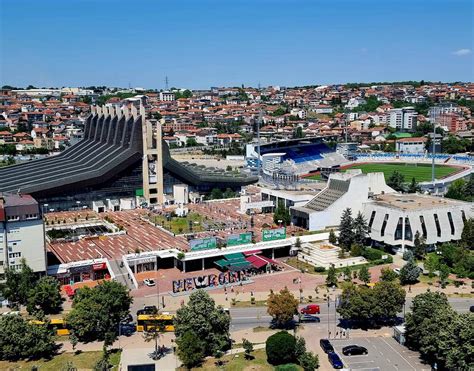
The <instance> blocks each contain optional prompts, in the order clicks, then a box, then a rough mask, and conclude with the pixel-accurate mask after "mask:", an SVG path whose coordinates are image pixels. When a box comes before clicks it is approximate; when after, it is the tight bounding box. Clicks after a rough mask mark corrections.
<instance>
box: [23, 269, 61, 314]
mask: <svg viewBox="0 0 474 371" xmlns="http://www.w3.org/2000/svg"><path fill="white" fill-rule="evenodd" d="M63 301H64V299H63V297H62V296H61V289H60V287H59V281H58V280H57V279H55V278H54V277H48V276H44V277H41V278H40V279H39V280H38V282H37V283H36V285H35V286H34V287H33V288H31V289H30V291H29V294H28V305H27V309H28V313H30V314H33V313H34V312H35V311H37V310H42V311H43V313H44V314H56V313H59V312H60V311H61V310H62V304H63Z"/></svg>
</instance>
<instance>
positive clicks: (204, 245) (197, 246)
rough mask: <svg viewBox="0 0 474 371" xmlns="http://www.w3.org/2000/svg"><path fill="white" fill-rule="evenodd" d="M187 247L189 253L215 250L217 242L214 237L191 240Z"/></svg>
mask: <svg viewBox="0 0 474 371" xmlns="http://www.w3.org/2000/svg"><path fill="white" fill-rule="evenodd" d="M189 247H190V248H191V251H199V250H207V249H216V248H217V240H216V238H215V237H209V238H202V239H196V240H191V241H189Z"/></svg>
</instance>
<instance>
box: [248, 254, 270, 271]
mask: <svg viewBox="0 0 474 371" xmlns="http://www.w3.org/2000/svg"><path fill="white" fill-rule="evenodd" d="M247 261H248V262H249V263H250V264H252V265H253V266H254V267H255V268H257V269H260V268H262V267H264V266H266V265H267V264H268V262H267V261H266V260H264V259H262V258H261V257H260V256H257V255H251V256H249V257H248V258H247Z"/></svg>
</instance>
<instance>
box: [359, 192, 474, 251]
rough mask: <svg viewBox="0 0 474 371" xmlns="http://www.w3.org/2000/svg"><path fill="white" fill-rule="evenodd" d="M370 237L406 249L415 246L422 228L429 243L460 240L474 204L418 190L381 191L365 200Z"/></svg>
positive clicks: (473, 212)
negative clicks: (422, 192)
mask: <svg viewBox="0 0 474 371" xmlns="http://www.w3.org/2000/svg"><path fill="white" fill-rule="evenodd" d="M363 212H364V215H365V217H366V219H367V221H368V223H369V227H370V237H371V238H372V240H374V241H377V242H379V243H382V244H386V245H390V246H393V247H394V248H395V249H399V250H401V251H402V252H403V251H404V249H405V247H406V246H414V236H415V234H416V232H417V231H418V232H419V233H420V235H422V236H423V237H424V238H425V240H426V243H427V244H428V245H432V244H436V243H440V242H448V241H453V240H459V239H460V238H461V233H462V230H463V226H464V223H465V221H466V220H467V219H469V218H472V217H474V206H473V204H472V203H469V202H462V201H457V200H452V199H448V198H440V197H433V196H426V195H418V194H398V193H395V194H383V195H382V194H381V195H378V196H376V197H374V199H373V200H369V201H367V202H365V203H364V206H363Z"/></svg>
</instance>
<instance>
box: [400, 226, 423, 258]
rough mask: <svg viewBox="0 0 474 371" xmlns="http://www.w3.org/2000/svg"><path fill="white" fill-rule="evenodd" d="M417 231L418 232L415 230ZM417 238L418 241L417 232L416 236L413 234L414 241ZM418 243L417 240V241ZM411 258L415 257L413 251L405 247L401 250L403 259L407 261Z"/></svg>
mask: <svg viewBox="0 0 474 371" xmlns="http://www.w3.org/2000/svg"><path fill="white" fill-rule="evenodd" d="M417 233H418V232H417ZM417 239H418V241H420V239H419V234H418V237H417V236H416V234H415V242H416V240H417ZM418 243H419V242H418ZM411 259H415V255H414V254H413V251H411V250H409V249H406V250H405V251H404V252H403V260H405V261H409V260H411Z"/></svg>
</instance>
